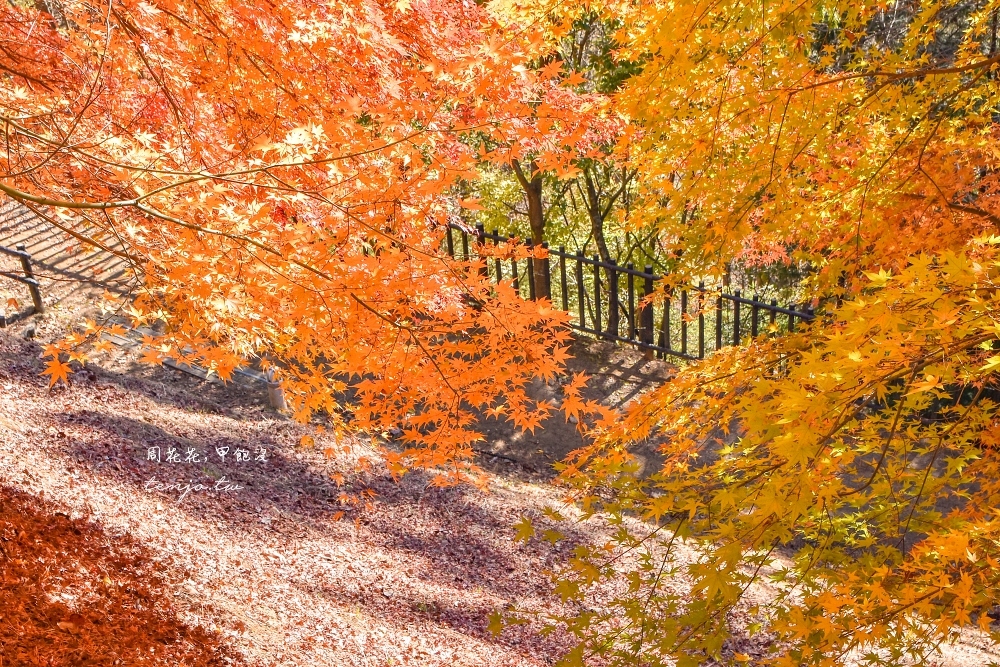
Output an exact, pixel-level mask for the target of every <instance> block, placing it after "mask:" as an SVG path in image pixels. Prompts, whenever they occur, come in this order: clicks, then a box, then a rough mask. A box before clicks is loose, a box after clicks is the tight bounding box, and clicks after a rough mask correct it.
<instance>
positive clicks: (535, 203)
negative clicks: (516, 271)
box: [511, 160, 552, 299]
mask: <svg viewBox="0 0 1000 667" xmlns="http://www.w3.org/2000/svg"><path fill="white" fill-rule="evenodd" d="M511 164H512V165H513V167H514V173H515V174H516V175H517V180H518V182H519V183H520V184H521V187H522V188H523V189H524V196H525V198H526V199H527V200H528V224H529V225H530V226H531V242H532V244H534V245H536V246H537V245H541V244H542V243H544V241H545V209H544V208H543V207H542V172H540V171H539V170H538V166H537V165H536V164H535V163H534V162H532V163H531V164H529V165H528V169H529V174H528V175H526V174H525V173H524V170H523V169H521V163H520V162H519V161H518V160H513V161H512V163H511ZM529 175H530V177H531V178H530V180H529V178H528V176H529ZM532 266H533V267H534V268H533V275H532V277H531V279H532V282H533V283H534V285H535V296H536V297H537V298H539V299H541V298H545V299H550V298H552V286H551V278H550V270H549V260H548V259H544V260H538V259H536V260H534V261H533V262H532Z"/></svg>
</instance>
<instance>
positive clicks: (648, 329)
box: [639, 264, 653, 345]
mask: <svg viewBox="0 0 1000 667" xmlns="http://www.w3.org/2000/svg"><path fill="white" fill-rule="evenodd" d="M642 272H643V273H645V274H646V275H645V276H643V284H642V301H643V304H642V308H641V310H640V311H639V322H640V326H641V327H642V328H641V329H640V334H639V340H641V341H642V342H643V343H646V344H647V345H652V344H653V304H651V303H649V301H648V300H647V298H648V297H649V296H650V295H651V294H652V293H653V267H652V266H650V265H649V264H647V265H646V266H644V267H643V268H642Z"/></svg>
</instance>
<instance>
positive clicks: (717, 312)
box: [715, 292, 722, 352]
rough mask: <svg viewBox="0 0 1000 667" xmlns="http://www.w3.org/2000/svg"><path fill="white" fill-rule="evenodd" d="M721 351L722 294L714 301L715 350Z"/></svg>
mask: <svg viewBox="0 0 1000 667" xmlns="http://www.w3.org/2000/svg"><path fill="white" fill-rule="evenodd" d="M721 349H722V292H719V298H718V299H717V300H716V301H715V350H716V352H718V351H719V350H721Z"/></svg>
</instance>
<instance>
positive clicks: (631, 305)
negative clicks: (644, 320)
mask: <svg viewBox="0 0 1000 667" xmlns="http://www.w3.org/2000/svg"><path fill="white" fill-rule="evenodd" d="M625 268H626V269H628V270H629V274H628V279H627V281H626V282H627V284H628V337H629V340H635V276H634V275H633V274H632V273H631V272H632V271H634V270H635V266H633V265H632V262H629V263H628V264H626V265H625Z"/></svg>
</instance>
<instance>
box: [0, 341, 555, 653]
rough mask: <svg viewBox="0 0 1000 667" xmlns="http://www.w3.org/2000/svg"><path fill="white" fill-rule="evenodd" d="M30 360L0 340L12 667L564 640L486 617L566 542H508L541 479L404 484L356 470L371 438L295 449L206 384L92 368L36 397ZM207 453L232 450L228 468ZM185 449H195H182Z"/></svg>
mask: <svg viewBox="0 0 1000 667" xmlns="http://www.w3.org/2000/svg"><path fill="white" fill-rule="evenodd" d="M38 354H39V348H38V346H37V345H35V344H32V343H28V342H25V341H23V340H21V339H19V338H17V337H15V336H12V335H10V334H9V333H0V389H2V391H0V442H2V446H0V540H2V541H0V545H2V549H3V550H2V552H0V558H3V568H2V575H0V577H2V578H3V586H2V588H0V654H2V655H3V656H4V662H3V663H2V664H3V665H4V666H5V667H7V666H8V665H21V664H24V665H68V664H88V665H91V664H93V665H114V664H121V665H133V664H162V665H177V664H184V665H209V664H247V665H255V664H263V665H389V664H419V665H437V664H440V665H452V664H464V665H541V664H547V663H548V662H550V661H551V660H553V659H554V658H555V657H556V656H557V655H558V654H559V652H560V649H561V648H562V642H561V640H560V639H559V638H558V637H554V636H553V637H550V638H549V639H546V640H541V639H538V638H537V637H535V636H533V634H532V632H531V631H530V629H529V628H516V629H513V630H509V631H507V632H505V633H504V634H503V635H502V636H501V637H500V638H499V639H497V638H494V637H493V635H492V634H491V633H490V632H489V631H488V630H487V623H488V614H489V613H490V611H492V610H493V609H495V608H503V607H504V606H505V605H507V604H508V603H510V602H518V603H520V604H527V605H530V606H536V607H540V606H544V605H546V604H549V602H550V601H549V600H548V598H546V580H545V577H544V574H543V572H544V570H545V569H546V568H548V567H550V566H551V565H552V564H553V563H554V562H555V559H556V557H557V555H558V549H557V548H556V547H551V546H549V545H547V544H546V543H537V544H536V543H532V544H531V545H523V544H521V543H516V542H514V540H513V535H514V532H513V530H512V528H511V526H512V524H514V523H515V522H516V521H517V520H518V518H519V516H520V515H521V514H522V513H524V512H528V513H530V514H536V513H537V512H538V511H539V509H540V508H541V507H542V506H543V505H544V504H545V503H547V502H551V501H553V500H555V498H556V496H555V495H554V494H553V493H552V492H551V491H548V490H546V489H544V488H543V487H540V486H533V485H529V484H524V483H516V482H505V481H504V480H503V479H500V478H497V479H495V480H494V486H493V489H492V492H490V493H488V494H483V493H480V492H478V491H474V490H470V489H465V488H452V489H444V490H442V489H436V488H433V487H429V486H428V485H427V478H425V477H423V476H421V475H418V474H414V475H411V476H407V477H405V478H404V479H403V481H402V483H400V484H396V483H394V482H393V481H392V480H391V479H390V478H389V477H388V476H386V475H385V474H383V473H382V472H380V467H379V464H378V461H377V459H376V458H375V457H372V465H371V471H370V472H369V473H358V474H355V473H354V472H353V470H354V469H355V466H356V464H357V458H358V456H359V455H364V454H365V453H366V452H367V449H366V448H365V447H363V446H361V445H356V446H355V447H354V448H353V449H352V451H351V452H347V453H344V452H343V451H340V452H337V453H335V455H334V456H332V457H329V458H328V457H327V456H326V455H324V454H323V453H322V451H321V450H322V449H323V448H324V446H333V445H334V443H332V442H323V441H322V438H321V439H320V442H319V447H318V448H316V449H308V450H307V449H302V448H301V447H300V446H299V439H300V436H301V435H302V434H303V433H304V432H305V431H304V430H303V428H302V427H300V426H297V425H295V424H293V423H291V422H289V421H287V420H284V419H282V418H280V417H277V416H276V415H275V414H274V413H273V412H271V411H269V410H268V409H266V408H263V407H260V406H254V405H248V406H245V407H238V406H233V405H229V406H227V405H224V404H221V403H219V402H216V401H213V400H212V396H213V394H212V392H213V391H214V392H218V391H220V390H219V388H217V387H208V386H204V383H198V381H196V380H195V379H193V378H187V377H180V378H174V379H173V380H172V381H157V380H156V379H155V377H157V376H159V377H160V378H161V379H164V377H165V375H166V374H169V373H170V371H166V370H164V371H157V372H156V373H153V374H152V375H153V376H154V377H153V378H149V377H147V378H143V377H137V376H132V375H128V374H120V373H114V372H110V371H104V370H100V369H95V370H93V371H91V372H86V371H85V372H81V373H78V374H76V375H74V376H73V380H72V382H73V384H72V386H71V387H70V388H68V389H67V388H61V387H57V388H55V389H53V390H49V389H48V388H47V387H46V386H45V382H44V381H43V378H41V377H39V376H38V368H39V366H38V363H39V362H38V360H37V356H38ZM166 379H170V378H166ZM150 447H159V448H160V453H161V460H160V462H155V461H149V460H147V459H148V456H149V448H150ZM217 447H218V448H229V452H228V453H227V455H226V460H225V462H224V463H223V462H222V461H221V460H220V457H219V454H218V452H217V451H216V448H217ZM258 448H263V449H264V450H265V454H264V456H265V458H266V461H257V460H256V458H257V456H259V455H260V452H259V451H258ZM170 449H176V450H177V452H178V453H179V455H180V456H181V457H182V460H181V462H180V463H168V462H167V461H166V460H165V457H166V454H167V452H168V451H169V450H170ZM237 449H241V450H246V451H248V452H249V455H248V456H249V460H245V461H244V460H240V461H237V460H235V456H236V450H237ZM189 450H195V453H196V454H197V455H198V456H199V457H200V458H204V459H207V460H205V461H202V462H199V463H195V462H193V461H192V462H187V463H186V462H184V460H183V459H184V458H185V457H187V455H188V453H189ZM331 454H334V453H333V452H331ZM241 458H242V457H241ZM341 474H342V475H343V483H342V485H340V484H338V481H340V479H341V478H340V475H341ZM222 477H225V478H226V479H227V480H229V481H230V482H232V483H234V484H238V485H240V486H241V487H243V488H241V489H239V490H235V489H232V490H230V491H222V490H220V491H214V490H213V491H193V492H191V493H190V494H188V495H187V497H185V498H184V499H183V500H180V501H179V500H178V499H179V496H180V495H181V493H182V492H181V491H178V490H162V491H157V490H156V489H155V488H153V487H155V485H151V488H150V489H149V490H147V488H146V487H147V483H148V482H149V481H150V480H156V481H157V482H176V481H188V480H191V481H193V482H195V483H198V482H203V483H205V484H206V485H208V484H210V480H213V479H220V478H222ZM369 490H370V491H371V492H372V494H374V495H371V494H369V493H367V491H369ZM342 493H343V494H346V495H347V496H349V497H350V498H365V497H367V498H368V502H369V506H368V507H363V506H355V505H352V504H350V503H348V504H347V505H346V506H345V505H343V504H342V502H341V499H342V496H341V494H342ZM369 496H370V497H369ZM341 512H343V515H341V514H340V513H341Z"/></svg>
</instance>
